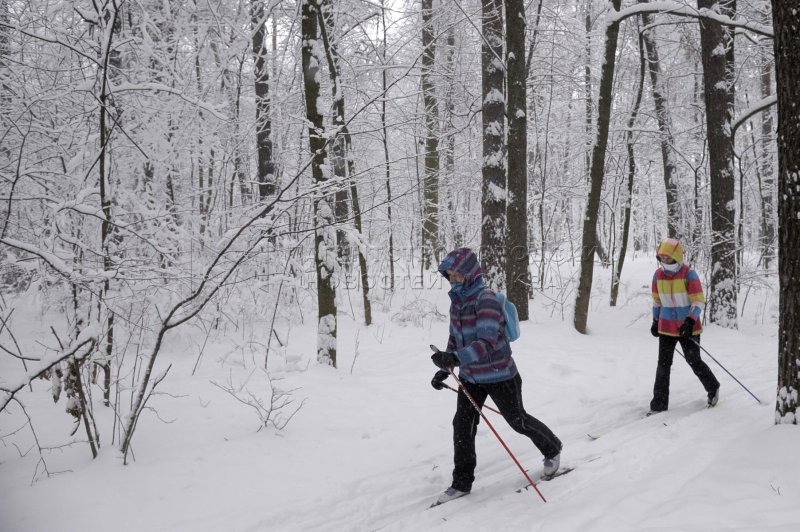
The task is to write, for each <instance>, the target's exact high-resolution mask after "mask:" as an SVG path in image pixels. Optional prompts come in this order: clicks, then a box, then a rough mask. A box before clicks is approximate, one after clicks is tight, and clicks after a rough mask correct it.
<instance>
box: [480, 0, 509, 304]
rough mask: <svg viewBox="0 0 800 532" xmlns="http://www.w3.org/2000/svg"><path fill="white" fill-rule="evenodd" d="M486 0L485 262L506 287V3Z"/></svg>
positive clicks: (489, 277) (489, 274)
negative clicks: (504, 5) (504, 26)
mask: <svg viewBox="0 0 800 532" xmlns="http://www.w3.org/2000/svg"><path fill="white" fill-rule="evenodd" d="M482 2H483V13H482V14H483V23H482V27H483V44H482V45H481V65H482V67H483V82H482V87H483V90H482V94H483V113H482V125H483V168H482V172H481V173H482V177H483V183H482V187H481V189H482V190H481V195H482V199H481V207H482V208H481V211H482V212H481V250H480V251H481V253H480V255H481V264H482V266H483V272H484V274H485V279H486V283H487V285H489V286H491V287H492V288H494V289H496V290H502V289H503V288H505V286H506V282H505V274H506V268H505V259H506V223H507V222H506V203H507V190H506V154H505V100H506V98H505V90H504V89H505V87H504V84H505V83H504V82H505V67H504V65H503V41H504V38H503V3H502V0H482Z"/></svg>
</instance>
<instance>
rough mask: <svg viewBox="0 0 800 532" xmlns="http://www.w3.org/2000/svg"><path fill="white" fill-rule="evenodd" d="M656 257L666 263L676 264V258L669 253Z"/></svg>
mask: <svg viewBox="0 0 800 532" xmlns="http://www.w3.org/2000/svg"><path fill="white" fill-rule="evenodd" d="M656 258H657V259H658V261H659V262H663V263H664V264H675V259H673V258H672V257H670V256H669V255H657V256H656Z"/></svg>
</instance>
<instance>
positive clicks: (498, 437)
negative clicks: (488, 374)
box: [431, 345, 547, 502]
mask: <svg viewBox="0 0 800 532" xmlns="http://www.w3.org/2000/svg"><path fill="white" fill-rule="evenodd" d="M431 349H432V350H433V351H435V352H436V351H439V350H438V349H437V348H436V347H435V346H433V345H431ZM447 371H449V372H450V375H452V376H453V379H455V381H456V382H457V383H458V387H459V388H461V391H462V392H464V395H465V396H466V397H467V399H469V402H470V403H472V406H473V407H474V408H475V410H476V411H477V412H478V414H479V415H480V416H481V417H482V418H483V420H484V421H485V422H486V425H487V426H488V427H489V428H490V429H492V432H493V433H494V435H495V436H496V437H497V440H498V441H499V442H500V445H502V446H503V449H505V450H506V452H507V453H508V455H509V456H510V457H511V459H512V460H513V461H514V463H515V464H517V467H518V468H519V470H520V471H522V475H523V476H524V477H525V479H526V480H527V481H528V482H529V483H530V485H531V486H533V489H535V490H536V493H538V494H539V497H541V498H542V500H543V501H544V502H547V499H545V498H544V495H542V492H541V491H539V488H538V487H536V483H535V482H534V481H533V480H531V477H530V476H529V475H528V472H527V471H525V468H524V467H522V465H521V464H520V463H519V460H517V457H516V456H514V453H512V452H511V449H509V448H508V445H506V442H504V441H503V438H501V437H500V434H498V433H497V431H496V430H495V428H494V425H492V423H491V422H490V421H489V418H488V417H486V414H484V413H483V411H482V410H481V407H479V406H478V403H477V401H475V399H473V398H472V395H471V394H470V393H469V392H468V391H467V389H466V388H465V387H464V383H462V382H461V381H460V380H459V378H458V377H456V372H455V371H453V368H447Z"/></svg>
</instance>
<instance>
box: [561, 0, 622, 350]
mask: <svg viewBox="0 0 800 532" xmlns="http://www.w3.org/2000/svg"><path fill="white" fill-rule="evenodd" d="M621 3H622V0H612V1H611V4H612V6H613V7H614V10H615V11H619V8H620V4H621ZM618 34H619V23H618V22H612V23H611V24H609V25H608V26H607V27H606V45H605V55H604V60H603V66H602V68H601V69H600V89H599V94H598V99H597V136H596V140H595V143H594V146H593V147H592V165H591V170H590V173H589V177H590V190H589V197H588V199H587V201H586V214H585V217H584V220H583V241H582V243H581V269H580V275H579V277H578V292H577V297H576V299H575V316H574V321H573V324H574V325H575V330H577V331H578V332H579V333H583V334H585V333H586V323H587V321H588V318H589V300H590V299H591V295H592V274H593V273H594V255H595V251H596V249H597V244H598V241H597V214H598V212H599V210H600V193H601V192H602V190H603V178H604V176H605V163H606V146H607V145H608V128H609V124H610V122H611V103H612V101H613V99H614V96H613V94H612V88H613V81H614V67H615V63H616V58H617V36H618Z"/></svg>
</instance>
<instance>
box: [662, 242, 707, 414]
mask: <svg viewBox="0 0 800 532" xmlns="http://www.w3.org/2000/svg"><path fill="white" fill-rule="evenodd" d="M656 259H657V260H658V262H659V263H660V265H661V267H660V268H658V269H657V270H656V272H655V273H654V274H653V283H652V292H653V323H652V325H651V326H650V333H651V334H652V335H653V336H655V337H656V338H658V367H657V369H656V380H655V384H654V385H653V400H652V401H650V413H655V412H662V411H664V410H667V408H668V407H669V377H670V370H671V368H672V357H673V355H674V353H675V346H676V344H678V342H680V344H681V348H682V350H683V354H684V357H685V358H686V362H687V363H688V364H689V366H690V367H691V368H692V371H694V374H695V375H697V378H698V379H700V382H701V383H702V384H703V387H704V388H705V390H706V394H707V396H708V406H709V407H711V406H715V405H716V404H717V401H718V400H719V381H717V379H716V377H714V374H713V373H712V372H711V369H710V368H709V367H708V365H706V363H705V362H703V360H702V359H701V358H700V333H701V332H703V326H702V325H701V322H700V314H701V313H702V311H703V306H704V305H705V296H704V295H703V286H702V284H701V283H700V276H698V275H697V272H696V271H694V270H693V269H692V268H691V267H689V265H688V264H684V263H683V246H682V245H681V243H680V241H679V240H676V239H674V238H667V239H666V240H664V241H662V242H661V244H660V245H659V246H658V251H657V252H656Z"/></svg>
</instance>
